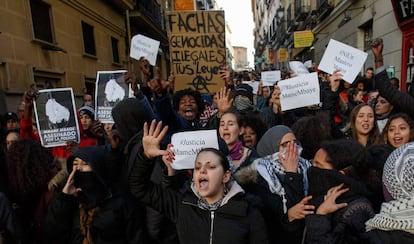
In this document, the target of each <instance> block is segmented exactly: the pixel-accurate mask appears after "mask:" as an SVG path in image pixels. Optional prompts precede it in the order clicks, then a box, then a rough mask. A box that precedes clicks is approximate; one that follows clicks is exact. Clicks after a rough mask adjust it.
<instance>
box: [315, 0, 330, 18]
mask: <svg viewBox="0 0 414 244" xmlns="http://www.w3.org/2000/svg"><path fill="white" fill-rule="evenodd" d="M333 9H334V6H333V5H332V4H330V3H329V0H321V1H320V2H319V8H318V9H317V10H315V11H312V15H313V16H316V17H317V20H318V21H321V20H323V19H325V18H326V17H328V15H329V14H330V13H331V11H332V10H333Z"/></svg>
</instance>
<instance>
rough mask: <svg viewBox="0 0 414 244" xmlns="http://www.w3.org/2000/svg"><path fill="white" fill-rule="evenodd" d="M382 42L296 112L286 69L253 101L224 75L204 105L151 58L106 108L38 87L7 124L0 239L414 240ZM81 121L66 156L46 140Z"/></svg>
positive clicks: (403, 112) (116, 89)
mask: <svg viewBox="0 0 414 244" xmlns="http://www.w3.org/2000/svg"><path fill="white" fill-rule="evenodd" d="M383 45H384V44H383V42H382V40H381V39H377V40H376V41H375V42H373V44H372V46H371V49H372V53H373V55H374V57H375V63H374V64H373V65H374V68H369V69H367V70H366V71H365V73H364V74H363V75H360V76H357V78H355V80H354V81H353V82H346V81H344V80H343V74H342V73H341V71H340V70H335V71H334V72H333V73H332V74H328V73H326V72H323V71H322V70H318V68H317V67H313V68H310V69H312V70H310V71H311V72H316V74H317V79H318V87H319V88H318V91H319V96H320V101H319V103H317V104H313V105H309V106H303V107H296V108H293V109H284V108H283V107H284V106H286V105H285V104H283V99H284V98H283V97H282V95H283V94H284V93H283V92H284V88H285V87H287V86H286V85H282V84H284V83H283V81H284V80H288V79H290V78H294V77H298V74H296V73H294V72H292V70H290V71H288V70H287V69H284V70H283V71H282V73H281V80H280V81H279V82H277V83H276V84H275V85H274V86H266V85H263V83H262V81H256V82H258V83H259V84H258V90H257V92H256V93H255V92H253V88H252V86H250V85H249V84H248V83H246V82H243V80H242V79H243V77H242V76H239V75H237V74H234V73H232V72H231V71H230V70H228V69H226V68H224V67H223V68H222V69H221V70H220V71H219V73H220V74H221V77H222V82H223V87H222V88H220V89H219V90H218V91H217V92H215V93H214V94H201V93H200V92H199V91H197V90H195V89H191V88H186V89H181V90H177V89H174V85H175V84H177V83H178V82H179V80H176V78H175V77H174V74H171V75H170V76H169V77H168V78H167V79H165V80H164V79H162V78H161V77H160V75H159V74H160V73H159V72H157V67H152V66H151V65H149V63H148V61H147V60H146V59H144V58H141V59H140V60H139V61H138V62H139V65H140V67H141V70H140V72H142V74H143V75H142V76H141V77H144V79H143V80H139V79H137V78H136V74H134V73H132V72H126V73H122V74H121V76H119V77H120V78H119V77H118V78H117V77H115V76H110V77H109V76H108V77H109V78H108V79H109V80H110V81H109V82H108V85H107V87H106V88H105V93H103V92H102V94H99V95H98V97H97V99H100V100H101V102H102V104H104V105H105V106H107V107H110V110H109V111H110V112H106V113H105V111H104V112H99V111H98V110H97V108H96V104H95V101H94V98H93V97H92V96H91V95H89V94H85V96H84V97H83V104H81V105H80V106H79V105H78V106H76V108H77V109H75V112H74V114H73V112H70V109H67V108H69V107H70V106H64V105H62V103H60V104H59V101H58V98H57V95H53V94H52V95H51V94H48V95H45V96H46V97H47V99H49V100H47V102H43V103H41V99H40V97H41V94H42V93H41V92H42V91H37V90H36V89H33V88H31V89H29V90H28V91H27V92H26V93H25V94H24V95H23V98H22V101H21V103H20V104H19V107H18V113H14V112H8V113H6V114H5V115H4V116H3V117H2V124H1V126H2V127H1V146H2V148H1V150H0V243H82V244H87V243H144V244H158V243H172V244H178V243H181V244H187V243H214V244H217V243H226V244H230V243H251V244H252V243H261V244H262V243H289V244H290V243H414V198H413V196H414V173H413V172H414V163H413V162H414V142H413V141H414V96H413V95H412V94H411V93H410V91H409V92H407V93H405V92H401V91H399V87H398V80H397V79H396V78H395V77H391V78H393V79H390V77H388V76H387V73H386V70H385V64H384V63H383V57H382V49H383ZM151 69H152V70H153V72H150V70H151ZM251 75H252V76H254V75H258V74H254V72H253V73H251ZM120 79H121V80H122V83H123V84H122V86H123V85H125V86H126V87H128V86H130V87H131V88H132V90H133V94H134V96H133V97H129V98H128V97H127V98H125V96H126V95H125V94H124V91H123V90H122V89H121V86H120V85H118V84H117V83H116V82H115V81H116V80H120ZM251 80H253V81H254V80H255V77H252V78H251ZM257 80H260V79H257ZM395 81H397V82H395ZM109 84H110V85H109ZM309 91H311V90H309ZM315 91H316V90H315ZM100 95H102V97H104V96H105V95H106V97H104V98H100V97H99V96H100ZM52 97H54V98H53V99H52ZM55 99H56V101H55ZM45 101H46V100H45ZM39 104H45V111H43V112H39V111H38V110H39V109H37V114H36V116H35V107H36V106H38V105H39ZM48 107H50V108H48ZM52 108H53V109H54V111H52V112H51V109H52ZM53 109H52V110H53ZM97 111H98V112H97ZM98 113H100V115H102V116H103V115H105V116H109V115H110V116H109V117H111V118H112V121H113V122H110V121H109V122H108V121H101V120H99V119H97V114H98ZM42 114H43V115H42ZM72 115H74V116H72ZM42 116H43V117H42ZM71 117H75V122H71V120H70V118H71ZM47 118H48V119H47ZM36 122H38V123H36ZM74 124H78V128H79V129H78V130H79V137H78V138H76V136H75V137H73V138H74V139H73V140H72V139H71V140H64V141H65V144H64V145H58V146H54V145H50V144H49V145H48V144H47V142H48V140H49V139H48V138H51V137H50V135H49V136H42V128H47V130H46V131H48V133H57V132H56V131H58V133H60V134H59V136H60V137H62V138H72V136H73V135H75V134H76V133H75V131H70V130H61V128H66V127H68V128H69V126H72V127H73V128H76V126H75V125H74ZM39 126H40V127H42V128H38V127H39ZM72 127H70V128H72ZM59 128H60V129H59ZM203 131H205V132H206V133H207V134H208V133H210V134H208V135H209V137H212V138H213V139H214V138H217V139H214V140H213V141H214V142H215V144H216V146H211V145H210V144H206V145H207V146H203V145H205V141H204V138H202V136H201V132H203ZM180 133H182V134H180ZM191 133H193V134H191ZM194 133H195V134H194ZM178 135H181V137H178V139H176V138H177V136H178ZM194 135H195V137H194V138H195V139H192V137H190V136H194ZM203 135H204V134H203ZM177 143H178V144H185V145H186V146H187V147H180V146H182V145H177ZM213 144H214V143H213ZM45 145H47V146H45ZM200 145H201V146H200ZM190 152H192V153H193V154H194V158H193V159H192V161H190V162H186V163H187V165H190V166H189V167H185V166H182V167H180V163H178V161H179V160H178V158H179V156H180V157H181V156H182V155H181V154H186V153H190ZM178 154H180V155H178Z"/></svg>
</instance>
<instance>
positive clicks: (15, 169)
mask: <svg viewBox="0 0 414 244" xmlns="http://www.w3.org/2000/svg"><path fill="white" fill-rule="evenodd" d="M7 168H8V178H9V187H10V192H11V193H12V194H13V198H14V200H17V201H28V200H32V197H33V196H38V194H39V193H41V192H42V191H44V190H46V189H47V185H48V182H49V180H50V179H51V178H52V177H53V176H54V175H55V173H56V172H57V166H56V165H55V164H54V163H53V157H52V155H51V154H50V153H49V152H48V151H47V150H46V149H45V148H43V147H42V146H41V145H40V144H39V143H38V142H36V141H34V140H31V139H21V140H19V141H16V142H15V143H13V144H12V146H11V147H10V149H9V152H8V155H7Z"/></svg>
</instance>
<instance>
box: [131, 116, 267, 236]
mask: <svg viewBox="0 0 414 244" xmlns="http://www.w3.org/2000/svg"><path fill="white" fill-rule="evenodd" d="M167 130H168V128H167V127H162V123H161V122H159V123H158V124H157V123H156V122H155V121H153V122H152V123H151V125H150V126H148V124H147V123H145V125H144V130H143V135H144V136H143V139H142V144H143V145H142V149H141V150H140V153H139V155H138V160H137V163H136V164H135V165H134V167H133V169H132V173H131V175H130V176H129V186H130V189H131V192H132V194H133V195H134V196H135V197H136V198H138V199H140V200H141V201H142V202H144V203H145V204H147V205H150V206H152V207H153V208H155V209H157V210H158V211H160V212H162V213H163V214H165V215H166V216H168V218H170V219H171V220H172V221H173V222H174V223H175V224H176V227H177V233H178V237H179V241H180V243H181V244H190V243H191V244H193V243H215V244H221V243H223V244H229V243H251V244H253V243H268V241H267V237H266V228H265V225H264V222H263V217H262V216H261V215H260V212H259V211H258V210H257V209H256V207H255V206H254V205H253V204H252V203H250V202H249V201H248V200H247V198H246V196H245V194H244V191H243V189H242V188H241V187H240V186H239V185H238V184H237V182H235V181H230V179H231V172H230V170H229V169H230V165H229V162H228V160H227V158H226V157H225V156H224V155H223V154H222V153H221V152H220V151H218V150H217V149H212V148H204V149H202V150H201V151H200V152H198V154H197V157H196V160H195V163H194V172H193V182H192V184H191V189H188V190H187V191H186V192H185V193H184V194H182V193H178V192H176V191H174V190H171V189H166V188H163V187H162V186H161V185H159V184H155V183H153V182H152V181H150V178H149V177H150V172H151V171H152V168H153V166H154V161H155V159H156V158H157V157H158V156H163V155H168V151H166V150H161V149H160V142H161V141H162V140H163V137H164V136H165V134H166V133H167Z"/></svg>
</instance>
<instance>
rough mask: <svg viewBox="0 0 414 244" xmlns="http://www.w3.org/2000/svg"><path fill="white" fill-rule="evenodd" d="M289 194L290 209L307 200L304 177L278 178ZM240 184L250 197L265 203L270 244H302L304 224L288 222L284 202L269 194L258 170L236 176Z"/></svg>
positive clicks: (245, 171) (287, 203) (303, 222)
mask: <svg viewBox="0 0 414 244" xmlns="http://www.w3.org/2000/svg"><path fill="white" fill-rule="evenodd" d="M278 178H279V180H280V182H281V184H282V185H283V187H284V189H285V193H286V196H285V197H286V200H287V202H286V207H287V209H289V208H291V207H293V206H294V205H295V204H297V203H298V202H300V201H301V200H302V198H303V197H304V189H303V175H301V174H298V173H289V172H288V173H286V174H285V175H278ZM236 179H237V181H238V182H239V184H240V185H241V186H242V187H243V188H244V189H245V190H246V191H248V192H249V193H252V194H254V195H256V196H257V197H258V198H260V200H261V204H262V205H263V207H261V208H260V210H261V212H262V215H263V217H264V219H265V221H266V226H267V233H268V237H269V243H274V244H283V243H286V244H295V243H297V244H300V243H301V241H302V236H303V228H304V227H305V221H304V220H295V221H293V222H289V221H288V216H287V214H285V213H283V199H282V197H281V196H279V195H277V194H273V193H272V192H271V191H270V190H269V186H268V184H267V182H266V181H265V179H263V177H262V176H260V175H259V174H258V173H257V171H256V170H251V169H250V168H244V169H242V170H240V171H239V172H238V173H237V174H236Z"/></svg>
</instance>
